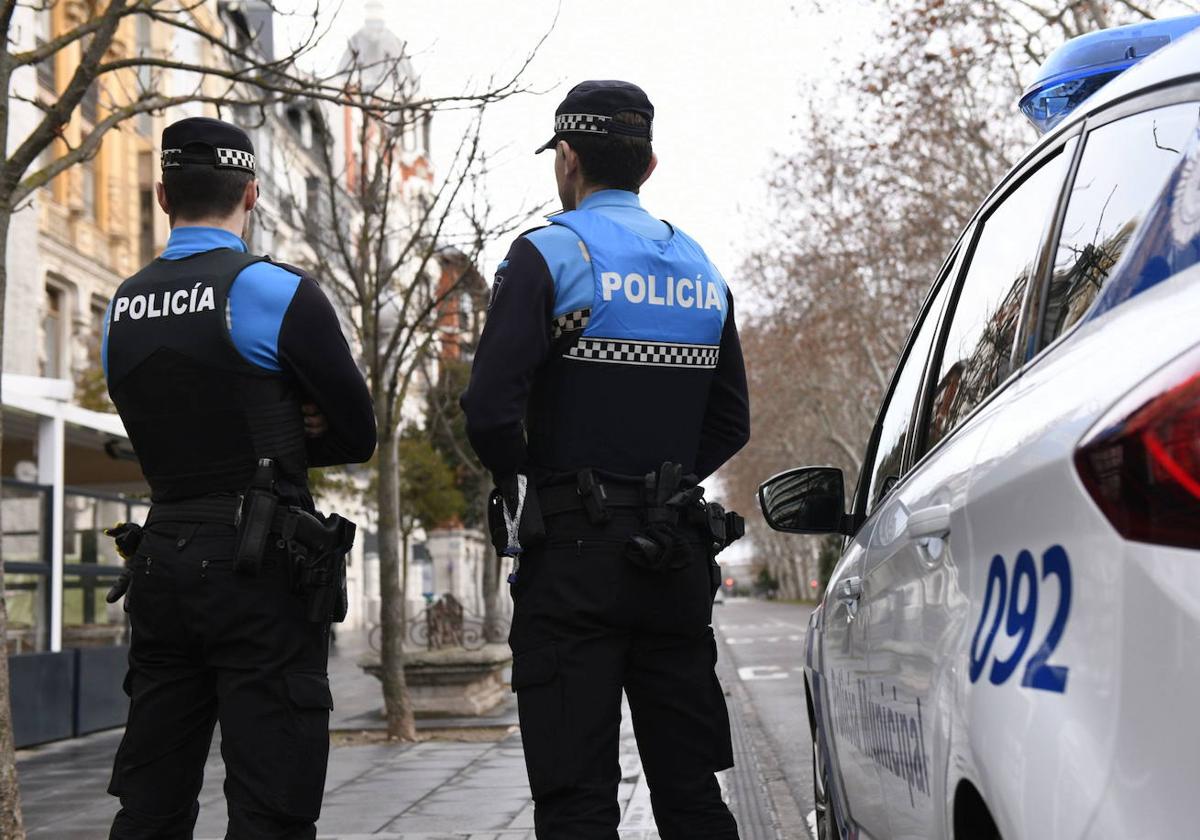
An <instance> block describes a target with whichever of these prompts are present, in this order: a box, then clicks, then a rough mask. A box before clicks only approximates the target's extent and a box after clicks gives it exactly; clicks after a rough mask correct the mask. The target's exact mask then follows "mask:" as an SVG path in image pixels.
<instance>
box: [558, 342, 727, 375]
mask: <svg viewBox="0 0 1200 840" xmlns="http://www.w3.org/2000/svg"><path fill="white" fill-rule="evenodd" d="M720 354H721V348H720V345H716V344H669V343H665V342H660V341H653V342H650V341H625V340H622V339H611V338H580V339H579V343H577V344H576V345H575V346H574V347H572V348H571V349H570V350H568V351H567V357H568V358H572V359H579V360H580V361H585V362H607V363H610V364H626V365H644V366H648V367H682V368H700V369H711V368H715V367H716V366H717V359H718V358H719V357H720Z"/></svg>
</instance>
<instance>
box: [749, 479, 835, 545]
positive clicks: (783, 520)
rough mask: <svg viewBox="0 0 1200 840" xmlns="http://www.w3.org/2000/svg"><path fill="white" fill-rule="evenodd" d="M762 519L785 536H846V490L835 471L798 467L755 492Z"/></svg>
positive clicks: (764, 483) (769, 480)
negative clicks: (786, 534)
mask: <svg viewBox="0 0 1200 840" xmlns="http://www.w3.org/2000/svg"><path fill="white" fill-rule="evenodd" d="M758 504H759V506H760V507H761V508H762V512H763V517H764V518H765V519H766V520H767V524H768V525H770V526H771V527H772V528H773V529H775V530H776V531H783V532H785V533H788V534H850V533H852V529H851V527H850V525H851V523H850V517H848V516H847V515H846V489H845V479H844V478H843V477H842V471H841V470H839V469H838V468H837V467H798V468H796V469H792V470H788V471H787V472H782V473H779V475H776V476H773V477H771V478H769V479H767V480H766V481H764V482H763V483H762V484H761V485H760V486H759V488H758Z"/></svg>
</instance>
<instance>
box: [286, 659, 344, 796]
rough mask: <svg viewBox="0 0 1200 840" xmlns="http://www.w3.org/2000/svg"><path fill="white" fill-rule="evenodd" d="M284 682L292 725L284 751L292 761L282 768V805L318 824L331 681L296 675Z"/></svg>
mask: <svg viewBox="0 0 1200 840" xmlns="http://www.w3.org/2000/svg"><path fill="white" fill-rule="evenodd" d="M283 678H284V680H285V682H286V683H287V695H288V700H289V701H290V703H291V706H292V709H291V711H292V722H293V729H292V732H291V733H290V735H291V737H290V739H289V740H290V744H289V745H288V746H289V749H288V750H286V751H285V752H286V753H287V754H288V755H289V757H290V759H291V760H290V761H289V762H288V765H287V766H286V767H284V768H283V773H284V775H285V776H286V784H285V785H284V786H283V804H284V808H285V810H286V811H287V812H288V813H289V814H291V815H293V816H297V817H302V818H305V819H312V820H315V819H316V818H317V814H319V813H320V810H321V796H322V793H323V792H324V789H325V768H326V765H327V764H328V762H329V711H330V709H332V708H333V695H332V694H331V693H330V691H329V677H327V676H326V675H325V674H320V673H317V672H306V671H296V672H293V673H290V674H284V677H283Z"/></svg>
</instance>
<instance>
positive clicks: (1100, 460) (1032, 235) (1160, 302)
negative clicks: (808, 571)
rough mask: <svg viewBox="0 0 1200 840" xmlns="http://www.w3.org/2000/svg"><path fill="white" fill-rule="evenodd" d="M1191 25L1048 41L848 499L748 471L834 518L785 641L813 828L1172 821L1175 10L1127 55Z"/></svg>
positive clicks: (1187, 374) (1198, 564)
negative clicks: (1032, 127) (1022, 125)
mask: <svg viewBox="0 0 1200 840" xmlns="http://www.w3.org/2000/svg"><path fill="white" fill-rule="evenodd" d="M1198 23H1200V16H1194V17H1191V18H1181V19H1176V20H1173V21H1160V22H1155V23H1152V24H1147V25H1143V26H1138V27H1123V28H1121V29H1117V30H1109V31H1106V32H1103V33H1095V34H1094V35H1091V36H1085V37H1084V38H1083V39H1076V41H1073V42H1071V43H1070V44H1068V45H1066V46H1064V47H1063V48H1062V50H1060V51H1059V52H1058V53H1056V54H1055V55H1054V56H1052V57H1051V58H1050V60H1049V61H1048V62H1047V64H1046V66H1045V67H1044V68H1043V69H1044V73H1043V78H1042V79H1041V80H1040V81H1039V83H1038V84H1037V85H1035V86H1034V87H1033V88H1032V89H1031V90H1030V91H1029V93H1027V94H1026V96H1025V97H1024V98H1023V100H1022V107H1023V110H1025V111H1026V113H1027V114H1028V115H1029V116H1030V118H1031V119H1033V120H1034V121H1035V122H1037V123H1038V124H1039V125H1040V126H1042V127H1043V128H1046V129H1049V130H1050V131H1049V133H1048V134H1046V136H1045V137H1044V138H1043V139H1042V140H1041V141H1040V142H1039V143H1038V145H1037V146H1036V147H1035V148H1034V149H1033V150H1032V151H1031V152H1030V153H1029V154H1028V155H1027V156H1026V157H1025V158H1024V160H1022V161H1021V163H1020V164H1019V165H1018V166H1017V167H1016V168H1015V169H1013V171H1012V172H1010V173H1009V174H1008V175H1007V176H1006V177H1005V178H1004V180H1003V181H1001V183H1000V184H999V185H998V186H997V187H996V189H995V190H994V192H993V193H992V195H991V196H990V197H989V198H988V199H987V201H985V202H984V204H983V206H982V207H981V208H980V209H979V211H978V212H977V213H976V215H975V217H974V218H973V219H972V220H971V221H970V223H969V224H968V225H967V227H966V229H965V230H964V231H963V232H962V235H961V237H960V238H959V241H958V244H957V245H956V246H955V247H954V249H953V250H952V251H951V253H950V256H949V257H948V258H947V260H946V262H945V265H944V267H943V268H942V270H941V273H940V275H939V276H938V277H936V278H932V279H933V283H932V288H931V290H930V292H929V296H928V298H927V299H926V301H925V304H924V306H923V308H922V310H921V313H920V315H919V316H918V318H917V320H916V323H915V325H914V327H913V330H912V333H911V335H910V337H909V340H908V343H907V346H906V348H905V350H904V353H903V355H902V357H901V360H900V362H899V365H898V367H897V369H896V371H895V373H894V375H893V378H892V382H891V385H890V387H889V390H888V392H887V395H886V397H885V399H884V401H883V405H882V408H881V409H880V412H879V415H878V419H877V421H876V425H875V429H874V432H873V434H872V436H871V440H870V443H869V445H868V447H867V450H866V454H865V457H864V459H863V463H864V467H863V470H862V473H861V476H860V478H859V481H858V486H857V489H856V490H855V491H854V494H853V499H852V500H851V502H850V505H849V510H847V509H846V507H847V506H846V501H845V497H844V489H843V477H842V473H841V471H840V470H837V469H833V468H829V467H806V468H801V469H794V470H791V471H788V472H785V473H782V474H780V475H777V476H775V477H774V478H772V479H771V480H769V481H767V482H766V483H765V484H764V485H763V486H762V488H761V489H760V501H761V503H762V506H763V510H764V513H765V515H766V517H767V521H768V522H769V523H770V524H771V525H772V526H773V527H775V528H777V529H778V530H783V531H793V532H798V533H840V534H842V535H844V537H845V542H844V547H843V553H842V556H841V559H840V561H839V563H838V565H837V567H836V569H835V570H834V572H833V575H832V578H831V580H830V584H829V588H828V591H827V593H826V595H825V596H824V598H823V600H822V603H821V605H820V606H819V607H818V609H817V610H816V611H814V613H813V615H812V618H811V621H810V624H809V630H808V637H807V642H806V669H805V688H806V694H807V700H808V708H809V720H810V721H811V722H812V727H813V729H812V735H813V766H814V777H815V800H816V805H817V817H818V828H819V831H820V836H821V838H832V837H840V838H848V839H849V838H869V837H873V838H959V840H978V839H979V838H998V837H1004V838H1005V839H1006V840H1017V839H1018V838H1025V840H1044V838H1054V840H1076V839H1077V838H1111V837H1139V838H1167V837H1195V836H1196V834H1197V829H1196V825H1197V817H1196V795H1197V791H1198V790H1200V726H1197V725H1196V711H1195V698H1196V697H1198V696H1200V657H1197V654H1196V651H1197V640H1200V139H1198V136H1197V124H1198V121H1200V34H1193V35H1190V36H1185V37H1183V38H1182V39H1181V40H1180V42H1179V43H1178V44H1172V45H1171V46H1168V47H1165V48H1163V49H1161V50H1159V51H1158V52H1157V53H1155V54H1154V55H1153V56H1152V57H1151V58H1149V59H1147V60H1145V61H1143V62H1141V63H1137V64H1136V66H1134V67H1133V68H1132V69H1129V70H1125V68H1126V67H1129V66H1130V65H1132V64H1134V63H1135V62H1137V61H1138V59H1139V58H1140V57H1142V56H1144V55H1146V54H1147V53H1148V52H1151V51H1153V50H1155V49H1157V48H1158V47H1159V46H1160V45H1162V44H1164V43H1167V42H1169V41H1172V40H1174V39H1175V38H1177V37H1178V36H1179V35H1180V32H1181V31H1183V30H1185V29H1190V28H1192V27H1195V26H1196V25H1197V24H1198ZM1121 71H1125V72H1121ZM1118 73H1120V75H1116V74H1118ZM1101 85H1102V86H1101ZM1073 109H1074V110H1073ZM1056 123H1060V124H1058V125H1057V127H1055V124H1056Z"/></svg>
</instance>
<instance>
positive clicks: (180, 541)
mask: <svg viewBox="0 0 1200 840" xmlns="http://www.w3.org/2000/svg"><path fill="white" fill-rule="evenodd" d="M162 144H163V152H162V168H163V178H162V183H160V184H159V185H158V201H159V204H160V206H161V207H162V209H163V210H164V211H165V212H166V213H167V214H168V215H169V217H170V220H171V236H170V239H169V241H168V244H167V248H166V250H165V251H164V252H163V254H162V255H161V256H160V257H159V258H158V259H156V260H154V261H153V262H151V263H150V264H149V265H148V266H146V267H145V268H143V269H142V270H141V271H139V272H138V273H137V274H135V275H134V276H133V277H130V278H129V279H128V280H126V281H125V282H124V283H122V284H121V286H120V288H119V289H118V290H117V292H116V294H115V295H114V297H113V301H112V303H111V304H110V306H109V312H108V316H107V318H106V323H105V336H104V345H103V358H104V367H105V374H106V376H107V379H108V389H109V394H110V395H111V396H112V399H113V402H114V404H115V405H116V407H117V410H118V411H119V412H120V414H121V419H122V420H123V421H124V424H125V428H126V429H127V431H128V432H129V438H130V441H131V442H132V444H133V447H134V449H135V451H136V452H137V455H138V458H139V460H140V461H141V466H142V471H143V473H144V474H145V476H146V480H147V482H148V483H149V485H150V493H151V502H152V506H151V509H150V513H149V515H148V518H147V521H146V523H145V526H144V531H143V530H140V529H138V528H137V527H136V526H129V525H125V526H121V527H119V528H118V529H117V530H116V532H115V536H116V537H117V538H118V547H119V548H120V549H121V551H122V553H123V554H124V555H126V556H127V558H128V564H129V565H128V568H127V572H128V574H127V575H126V577H125V578H124V580H123V581H122V583H121V584H120V585H119V587H118V588H117V589H116V591H114V592H113V593H112V596H113V599H114V600H115V599H116V597H119V596H120V594H121V591H122V590H126V591H125V608H126V610H127V611H128V612H129V616H130V621H131V624H132V641H131V647H130V653H129V672H128V676H127V677H126V683H125V688H126V692H127V693H128V694H129V696H130V699H131V702H130V709H129V721H128V726H127V728H126V731H125V737H124V738H123V740H122V741H121V745H120V747H119V749H118V750H117V755H116V760H115V762H114V767H113V775H112V782H111V784H110V786H109V792H110V793H112V794H113V795H115V796H118V797H120V800H121V809H120V811H119V812H118V814H117V816H116V818H115V820H114V821H113V825H112V831H111V835H110V836H111V837H112V838H120V840H133V838H147V840H148V839H149V838H155V840H174V838H180V839H181V840H182V838H190V837H191V836H192V831H193V827H194V825H195V821H196V816H197V813H198V811H199V805H198V802H197V795H198V794H199V792H200V787H201V782H202V780H203V774H204V763H205V760H206V758H207V756H208V752H209V747H210V744H211V740H212V735H213V727H214V725H215V724H216V723H217V722H218V721H219V722H220V724H221V754H222V757H223V758H224V761H225V769H226V781H225V795H226V799H227V801H228V810H229V831H228V835H227V836H228V837H230V838H236V840H251V838H264V840H265V838H312V837H315V834H316V829H315V822H316V819H317V816H318V814H319V812H320V807H321V797H322V793H323V788H324V781H325V768H326V763H327V758H328V750H329V710H330V708H331V707H332V702H331V697H330V691H329V680H328V676H327V672H326V661H327V650H328V633H329V622H330V621H336V620H340V619H341V618H342V617H344V611H345V603H344V565H343V564H344V555H345V552H346V551H347V550H348V549H349V543H350V540H351V539H352V534H353V526H351V525H349V524H348V523H346V522H345V520H341V519H340V518H339V517H337V516H330V517H324V516H322V515H320V514H318V513H316V512H315V510H314V508H313V502H312V498H311V496H310V495H309V492H308V489H307V482H306V470H307V468H308V467H313V466H323V465H331V464H342V463H350V462H361V461H365V460H367V459H368V458H369V457H370V456H371V453H372V452H373V451H374V448H375V421H374V412H373V408H372V404H371V398H370V395H369V394H368V392H367V387H366V384H365V383H364V382H363V378H362V376H361V374H360V373H359V371H358V367H357V365H356V364H355V362H354V359H353V358H352V356H351V354H350V350H349V347H348V346H347V344H346V340H345V338H344V337H343V335H342V332H341V328H340V325H339V322H338V318H337V315H336V314H335V312H334V310H333V308H332V306H330V304H329V301H328V300H327V299H326V298H325V295H324V294H323V293H322V291H321V289H320V288H319V287H318V285H317V284H316V282H314V281H313V279H312V278H310V277H308V276H307V275H305V274H304V272H302V271H300V270H299V269H296V268H292V267H290V266H286V265H282V264H277V263H273V262H271V261H270V260H269V259H268V258H266V257H261V256H255V255H251V254H249V253H247V251H246V245H245V243H244V242H243V241H242V238H241V236H242V235H243V234H244V230H245V227H246V224H247V219H248V216H249V214H250V211H251V210H252V209H253V208H254V205H255V202H256V200H257V196H258V185H257V181H256V180H255V159H254V148H253V146H252V145H251V143H250V139H249V137H247V136H246V134H245V132H243V131H242V130H240V129H239V128H237V127H236V126H233V125H230V124H228V123H225V122H221V121H218V120H214V119H207V118H191V119H185V120H181V121H179V122H176V123H174V124H172V125H170V126H168V127H167V128H166V130H165V131H163V136H162Z"/></svg>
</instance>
